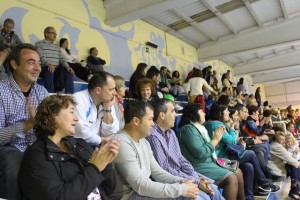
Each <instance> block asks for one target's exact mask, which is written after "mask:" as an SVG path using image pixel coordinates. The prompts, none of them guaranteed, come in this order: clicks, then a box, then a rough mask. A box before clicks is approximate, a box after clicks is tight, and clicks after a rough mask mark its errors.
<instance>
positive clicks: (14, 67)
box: [10, 60, 18, 70]
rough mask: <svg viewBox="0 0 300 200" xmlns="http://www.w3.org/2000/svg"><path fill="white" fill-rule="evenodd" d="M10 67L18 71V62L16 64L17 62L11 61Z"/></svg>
mask: <svg viewBox="0 0 300 200" xmlns="http://www.w3.org/2000/svg"><path fill="white" fill-rule="evenodd" d="M10 65H11V67H12V68H13V69H14V70H16V69H17V67H18V65H17V62H16V61H15V60H11V61H10Z"/></svg>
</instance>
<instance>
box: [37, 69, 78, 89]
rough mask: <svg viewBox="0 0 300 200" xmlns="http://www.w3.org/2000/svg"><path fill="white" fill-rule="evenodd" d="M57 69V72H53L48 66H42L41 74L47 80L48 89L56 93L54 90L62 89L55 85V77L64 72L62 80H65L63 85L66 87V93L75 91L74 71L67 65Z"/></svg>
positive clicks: (46, 86)
mask: <svg viewBox="0 0 300 200" xmlns="http://www.w3.org/2000/svg"><path fill="white" fill-rule="evenodd" d="M55 71H56V72H54V73H53V72H50V71H49V70H48V67H43V68H42V74H41V75H42V77H43V78H44V80H45V88H46V89H47V91H48V92H49V93H54V92H58V91H60V90H62V88H55V85H54V79H55V77H54V76H59V75H61V73H63V74H62V77H63V80H62V81H63V82H64V83H63V85H64V88H65V93H66V94H73V93H74V83H73V78H74V75H73V74H72V73H70V72H68V70H67V69H66V68H65V67H61V66H59V67H56V68H55ZM56 78H57V77H56Z"/></svg>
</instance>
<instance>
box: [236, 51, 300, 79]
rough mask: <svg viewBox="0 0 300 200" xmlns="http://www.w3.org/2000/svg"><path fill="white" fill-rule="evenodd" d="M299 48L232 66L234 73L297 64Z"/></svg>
mask: <svg viewBox="0 0 300 200" xmlns="http://www.w3.org/2000/svg"><path fill="white" fill-rule="evenodd" d="M273 55H274V54H273ZM299 64H300V50H298V51H293V52H289V53H286V54H279V55H278V56H273V57H269V58H264V59H261V60H259V61H258V62H249V63H247V64H245V65H243V66H238V67H235V68H234V74H235V75H246V74H257V73H262V72H266V71H276V70H280V69H282V68H285V67H287V66H288V67H293V66H299Z"/></svg>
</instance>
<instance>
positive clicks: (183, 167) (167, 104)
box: [146, 99, 224, 200]
mask: <svg viewBox="0 0 300 200" xmlns="http://www.w3.org/2000/svg"><path fill="white" fill-rule="evenodd" d="M153 105H155V106H153V107H154V118H153V120H154V121H155V122H156V124H155V125H154V127H153V128H152V130H151V135H150V136H148V137H147V138H146V139H147V140H148V141H149V143H150V145H151V148H152V151H153V154H154V157H155V159H156V160H157V162H158V164H159V165H160V166H161V167H162V168H163V169H164V170H166V171H167V172H169V173H170V174H172V175H175V176H179V177H182V178H185V179H190V180H194V182H195V183H197V184H198V187H199V189H200V192H199V196H200V197H201V199H205V200H209V199H215V200H217V199H218V200H219V199H224V198H223V197H222V195H221V194H220V192H219V191H218V188H217V186H216V185H214V184H211V183H212V182H211V181H209V180H207V178H206V177H204V176H202V175H200V176H199V174H198V173H197V172H196V171H195V170H194V168H193V166H192V165H191V164H190V163H189V162H188V161H187V160H186V159H185V158H184V157H183V155H182V154H181V151H180V147H179V143H178V140H177V138H176V136H175V133H174V131H173V130H172V129H171V128H172V127H173V126H174V123H175V117H176V112H175V106H174V103H173V102H172V101H170V100H167V99H158V100H156V101H155V102H153Z"/></svg>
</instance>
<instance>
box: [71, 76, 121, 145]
mask: <svg viewBox="0 0 300 200" xmlns="http://www.w3.org/2000/svg"><path fill="white" fill-rule="evenodd" d="M115 88H116V84H115V80H114V77H113V76H112V75H111V74H109V73H107V72H104V71H102V72H98V73H97V74H96V75H94V76H93V77H92V78H91V80H90V81H89V83H88V89H86V90H83V91H80V92H77V93H75V94H74V98H75V101H76V103H77V105H76V114H77V116H78V117H79V122H78V124H77V125H76V133H75V137H76V138H83V139H84V140H86V142H87V143H89V144H91V145H92V146H98V145H99V144H100V143H101V138H102V139H104V140H108V139H109V138H110V136H111V135H112V134H114V133H116V132H118V131H119V121H118V118H117V116H116V109H118V108H117V107H116V106H114V105H113V104H114V103H115V101H114V96H115V94H116V90H115Z"/></svg>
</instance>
